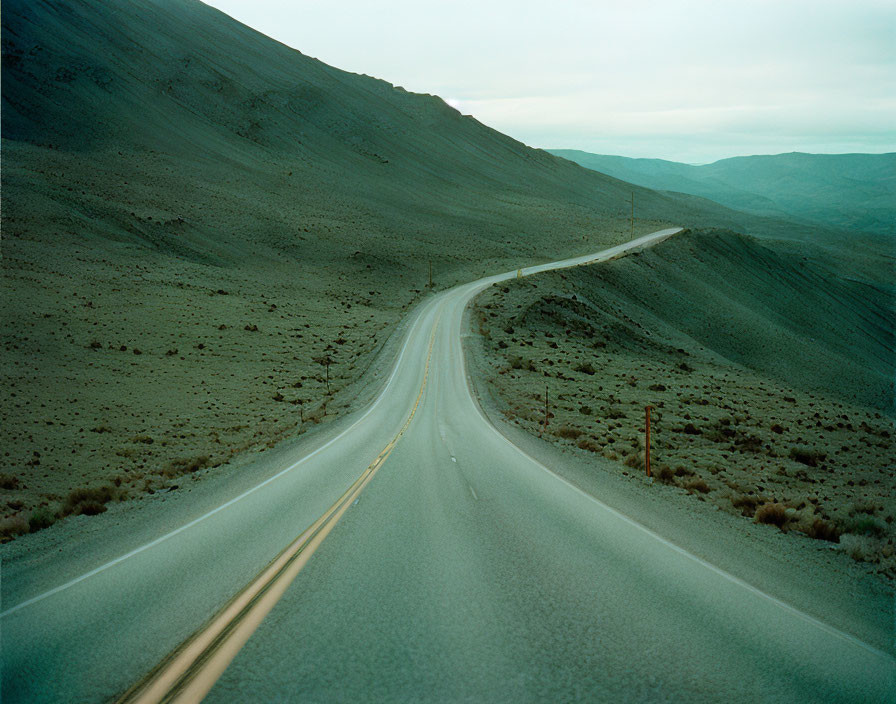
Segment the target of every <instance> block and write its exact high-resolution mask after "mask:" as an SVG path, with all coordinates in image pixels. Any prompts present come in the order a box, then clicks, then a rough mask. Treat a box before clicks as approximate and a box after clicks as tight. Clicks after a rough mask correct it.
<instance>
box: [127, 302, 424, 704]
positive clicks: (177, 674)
mask: <svg viewBox="0 0 896 704" xmlns="http://www.w3.org/2000/svg"><path fill="white" fill-rule="evenodd" d="M437 328H438V320H437V321H436V323H435V325H433V330H432V335H431V336H430V338H429V351H428V352H427V355H426V367H425V370H424V372H423V382H422V383H421V384H420V391H419V392H418V393H417V398H416V400H415V401H414V407H413V408H412V409H411V413H410V415H408V418H407V420H406V421H405V423H404V425H403V426H402V427H401V430H399V431H398V433H397V434H396V435H395V437H394V438H392V440H391V441H390V442H389V444H388V445H386V446H385V447H384V448H383V450H382V451H381V452H380V453H379V455H377V458H376V459H375V460H374V461H373V462H371V463H370V464H369V465H368V467H367V469H365V470H364V472H362V473H361V476H359V477H358V478H357V479H356V480H355V481H354V483H353V484H352V485H351V486H350V487H349V488H348V489H347V490H346V491H345V493H343V494H342V496H340V497H339V498H338V499H337V500H336V502H335V503H334V504H333V505H332V506H330V508H328V509H327V510H326V512H325V513H324V514H323V515H322V516H321V517H320V518H318V519H317V520H316V521H315V522H314V523H313V524H312V525H311V526H310V527H308V528H307V529H306V530H305V531H304V532H303V533H302V534H301V535H300V536H299V537H298V538H296V539H295V540H294V541H293V542H292V543H291V544H290V545H289V546H288V547H287V548H286V549H285V550H284V551H283V552H281V553H280V554H279V555H278V556H277V557H276V558H275V559H274V561H273V562H271V564H270V565H268V566H267V567H266V568H265V569H264V570H262V572H261V573H260V574H259V575H258V576H257V577H256V578H255V579H254V580H252V582H251V583H250V584H249V585H248V586H247V587H246V588H245V589H243V590H242V591H241V592H240V593H239V594H237V595H236V596H235V597H234V598H233V599H231V600H230V602H228V603H227V605H225V606H224V608H223V609H221V611H219V612H218V614H217V615H215V616H214V617H213V618H212V620H211V621H210V622H209V623H208V624H207V625H206V626H204V627H203V628H201V629H200V630H199V631H197V632H196V633H195V634H194V635H193V636H192V637H191V638H189V639H188V640H187V641H186V642H184V643H183V644H182V645H181V646H179V647H178V648H176V649H175V650H174V651H173V652H172V653H170V654H169V655H168V656H167V657H166V658H165V659H164V660H163V661H162V662H161V663H159V665H157V666H156V667H155V668H154V669H153V670H152V671H151V672H150V673H149V674H147V675H146V676H145V677H144V678H143V679H142V680H140V681H139V682H138V683H137V684H135V685H134V686H133V687H131V688H130V689H129V690H128V691H127V692H125V693H124V695H122V697H121V698H120V699H119V700H118V701H119V702H120V703H121V704H124V703H127V704H136V703H139V704H150V703H152V704H157V703H159V702H172V703H174V702H177V703H186V702H198V701H200V700H202V699H203V698H204V697H205V695H206V694H208V692H209V691H210V690H211V688H212V687H213V686H214V684H215V682H217V681H218V678H219V677H220V676H221V674H222V673H223V672H224V670H225V669H226V668H227V666H228V665H229V664H230V663H231V661H232V660H233V658H234V657H236V654H237V653H238V652H239V651H240V649H241V648H242V647H243V645H245V643H246V641H248V640H249V637H250V636H251V635H252V633H254V632H255V629H256V628H258V626H259V624H260V623H261V622H262V620H263V619H264V617H265V616H266V615H267V614H268V613H269V612H270V611H271V609H272V608H274V605H275V604H276V603H277V602H278V601H279V600H280V597H281V596H283V593H284V592H285V591H286V589H287V587H289V585H290V584H291V583H292V581H293V580H294V579H295V578H296V576H297V575H298V574H299V572H300V571H301V570H302V568H303V567H304V566H305V564H306V563H307V562H308V560H309V559H310V558H311V556H312V555H313V554H314V551H315V550H317V548H318V547H319V546H320V544H321V543H322V542H323V541H324V539H325V538H326V537H327V535H329V533H330V531H331V530H333V527H334V526H335V525H336V524H337V523H338V522H339V519H340V518H341V517H342V514H344V513H345V512H346V510H347V509H348V507H349V506H351V505H352V504H353V503H354V501H355V500H356V499H357V498H358V496H359V495H360V494H361V492H362V491H363V490H364V487H366V486H367V484H368V483H369V482H370V481H371V480H372V479H373V476H374V475H375V474H376V473H377V471H378V470H379V468H380V467H382V466H383V463H384V462H385V461H386V459H387V458H388V457H389V455H390V454H391V453H392V450H393V449H395V445H396V444H397V443H398V441H399V439H400V438H401V436H402V435H404V432H405V431H406V430H407V429H408V426H409V425H410V424H411V421H412V420H413V418H414V415H415V414H416V413H417V408H418V407H419V406H420V401H421V400H422V398H423V392H424V390H425V389H426V382H427V380H428V378H429V365H430V361H431V360H432V348H433V344H434V343H435V337H436V329H437Z"/></svg>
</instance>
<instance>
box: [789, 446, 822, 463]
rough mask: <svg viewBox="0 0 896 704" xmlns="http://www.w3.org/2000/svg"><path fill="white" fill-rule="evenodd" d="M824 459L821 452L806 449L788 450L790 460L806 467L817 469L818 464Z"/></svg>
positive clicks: (793, 448) (795, 448) (794, 448)
mask: <svg viewBox="0 0 896 704" xmlns="http://www.w3.org/2000/svg"><path fill="white" fill-rule="evenodd" d="M824 458H825V454H824V453H823V452H818V451H817V450H812V449H810V448H808V447H792V448H790V459H792V460H794V461H796V462H800V463H801V464H804V465H806V466H807V467H817V466H818V465H819V463H820V462H823V461H824Z"/></svg>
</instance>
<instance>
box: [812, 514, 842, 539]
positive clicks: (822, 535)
mask: <svg viewBox="0 0 896 704" xmlns="http://www.w3.org/2000/svg"><path fill="white" fill-rule="evenodd" d="M806 535H808V536H809V537H810V538H814V539H816V540H827V541H828V542H829V543H837V542H839V541H840V529H839V528H838V527H837V526H836V525H835V524H834V523H831V522H830V521H825V520H824V519H822V518H816V519H815V520H814V521H812V523H811V525H809V526H808V528H806Z"/></svg>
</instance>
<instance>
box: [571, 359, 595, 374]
mask: <svg viewBox="0 0 896 704" xmlns="http://www.w3.org/2000/svg"><path fill="white" fill-rule="evenodd" d="M573 369H574V370H575V371H577V372H582V374H587V375H588V376H594V367H593V366H591V362H585V363H584V364H579V365H576V366H575V367H573Z"/></svg>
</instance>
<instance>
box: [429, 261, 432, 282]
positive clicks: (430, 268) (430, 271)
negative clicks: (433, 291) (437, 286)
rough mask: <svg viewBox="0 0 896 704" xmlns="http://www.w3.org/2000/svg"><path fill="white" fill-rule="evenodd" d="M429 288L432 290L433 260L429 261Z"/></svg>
mask: <svg viewBox="0 0 896 704" xmlns="http://www.w3.org/2000/svg"><path fill="white" fill-rule="evenodd" d="M429 287H430V288H432V259H430V260H429Z"/></svg>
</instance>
